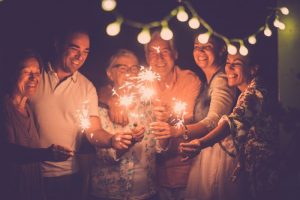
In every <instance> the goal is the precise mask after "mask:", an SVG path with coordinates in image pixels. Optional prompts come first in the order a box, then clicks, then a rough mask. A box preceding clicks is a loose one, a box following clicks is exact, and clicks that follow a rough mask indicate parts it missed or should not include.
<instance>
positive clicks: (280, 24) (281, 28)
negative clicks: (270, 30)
mask: <svg viewBox="0 0 300 200" xmlns="http://www.w3.org/2000/svg"><path fill="white" fill-rule="evenodd" d="M273 25H274V26H275V27H276V28H279V29H280V30H284V29H285V24H284V23H283V22H281V21H279V19H278V18H277V17H276V19H275V20H274V22H273Z"/></svg>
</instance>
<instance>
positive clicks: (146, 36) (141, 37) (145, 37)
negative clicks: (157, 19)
mask: <svg viewBox="0 0 300 200" xmlns="http://www.w3.org/2000/svg"><path fill="white" fill-rule="evenodd" d="M150 39H151V35H150V31H149V28H143V30H142V31H141V32H140V33H139V34H138V36H137V40H138V42H139V43H141V44H147V43H148V42H150Z"/></svg>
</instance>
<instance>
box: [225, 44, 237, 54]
mask: <svg viewBox="0 0 300 200" xmlns="http://www.w3.org/2000/svg"><path fill="white" fill-rule="evenodd" d="M227 51H228V53H229V54H230V55H235V54H236V53H237V48H236V47H235V46H234V45H232V44H228V45H227Z"/></svg>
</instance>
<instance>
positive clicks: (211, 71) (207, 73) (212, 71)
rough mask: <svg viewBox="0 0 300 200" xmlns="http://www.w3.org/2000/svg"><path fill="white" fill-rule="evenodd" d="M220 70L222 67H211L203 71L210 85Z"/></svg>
mask: <svg viewBox="0 0 300 200" xmlns="http://www.w3.org/2000/svg"><path fill="white" fill-rule="evenodd" d="M219 69H220V67H217V66H211V67H207V68H205V69H203V72H204V74H205V77H206V80H207V82H208V83H209V82H210V80H211V78H212V77H213V75H214V74H215V73H216V72H217V71H218V70H219Z"/></svg>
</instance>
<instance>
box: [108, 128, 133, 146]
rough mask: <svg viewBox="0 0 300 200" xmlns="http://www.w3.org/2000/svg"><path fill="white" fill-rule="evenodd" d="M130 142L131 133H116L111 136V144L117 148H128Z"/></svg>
mask: <svg viewBox="0 0 300 200" xmlns="http://www.w3.org/2000/svg"><path fill="white" fill-rule="evenodd" d="M131 144H132V133H131V132H124V133H116V134H115V135H113V136H112V137H111V146H112V148H114V149H117V150H124V149H128V148H129V147H130V145H131Z"/></svg>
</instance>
